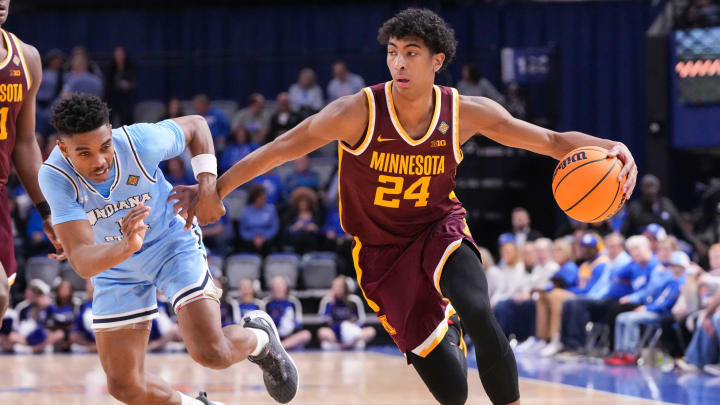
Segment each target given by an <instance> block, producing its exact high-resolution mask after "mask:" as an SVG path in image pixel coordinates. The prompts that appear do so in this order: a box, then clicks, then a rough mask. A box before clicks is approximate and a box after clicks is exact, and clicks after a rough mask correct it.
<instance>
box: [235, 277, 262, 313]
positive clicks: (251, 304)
mask: <svg viewBox="0 0 720 405" xmlns="http://www.w3.org/2000/svg"><path fill="white" fill-rule="evenodd" d="M255 282H256V281H253V280H250V279H247V278H246V279H244V280H242V281H241V282H240V316H241V317H242V316H244V315H245V314H246V313H248V312H250V311H255V310H258V309H260V308H261V306H262V305H263V303H262V301H260V300H259V299H257V298H256V297H255V291H256V289H255Z"/></svg>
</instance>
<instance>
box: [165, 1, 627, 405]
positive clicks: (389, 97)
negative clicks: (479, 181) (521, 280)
mask: <svg viewBox="0 0 720 405" xmlns="http://www.w3.org/2000/svg"><path fill="white" fill-rule="evenodd" d="M378 39H379V41H380V42H381V43H382V44H383V45H386V46H387V66H388V69H389V70H390V74H391V76H392V81H390V82H387V83H382V84H378V85H375V86H372V87H369V88H365V89H363V90H362V91H360V92H358V93H357V94H355V95H352V96H347V97H343V98H341V99H339V100H336V101H334V102H332V103H330V104H329V105H328V106H327V107H325V108H324V109H323V110H322V111H320V112H319V113H317V114H316V115H314V116H311V117H309V118H307V119H306V120H305V121H303V122H302V123H300V124H299V125H298V126H297V127H295V128H293V129H292V130H290V131H288V132H286V133H285V134H284V135H282V136H280V137H278V138H277V139H276V140H275V141H273V142H271V143H269V144H267V145H265V146H263V147H262V148H260V149H258V150H256V151H255V152H253V153H251V154H250V155H248V156H247V157H246V158H245V159H243V160H241V161H240V162H238V163H236V164H235V165H234V166H233V167H232V168H231V169H230V170H228V171H227V172H226V173H225V174H224V175H223V176H222V177H220V179H219V180H218V183H217V187H218V194H219V195H220V197H225V196H226V195H227V194H228V193H230V191H232V190H233V189H235V188H237V187H239V186H240V185H242V184H244V183H246V182H247V181H249V180H251V179H252V178H254V177H255V176H258V175H260V174H262V173H265V172H267V171H269V170H271V169H272V168H274V167H276V166H278V165H281V164H283V163H285V162H287V161H290V160H293V159H296V158H298V157H300V156H303V155H305V154H308V153H310V152H312V151H314V150H315V149H318V148H320V147H322V146H323V145H325V144H327V143H328V142H330V141H333V140H337V141H339V142H338V144H339V146H338V154H339V182H340V185H339V189H340V217H341V222H342V225H343V227H344V229H345V231H347V232H348V233H349V234H351V235H353V237H354V243H353V250H352V255H353V259H354V264H355V270H356V274H357V279H358V283H359V284H360V287H361V289H362V292H363V295H364V296H365V299H366V300H367V302H368V304H369V305H370V307H371V308H372V309H373V310H374V311H375V312H376V313H377V315H378V317H379V319H380V321H381V322H382V325H383V326H384V327H385V329H386V330H387V331H388V333H389V334H390V335H391V336H392V338H393V339H394V341H395V343H396V344H397V346H398V347H399V348H400V350H401V351H402V352H403V353H405V354H406V355H407V359H408V362H409V363H410V364H412V365H413V366H414V367H415V369H416V370H417V371H418V373H419V374H420V377H421V378H422V379H423V381H424V382H425V384H426V385H427V386H428V388H429V389H430V391H431V392H432V394H433V395H434V396H435V398H436V399H437V400H438V401H439V402H440V403H442V404H462V403H465V401H466V400H467V395H468V392H467V390H468V387H467V363H466V359H465V355H466V350H465V347H464V343H463V340H462V330H464V331H465V332H466V333H467V334H468V335H469V336H470V338H471V340H472V342H473V343H474V345H475V352H476V357H477V364H478V371H479V374H480V378H481V380H482V383H483V386H484V387H485V390H486V392H487V394H488V396H489V397H490V400H491V401H492V403H493V404H503V405H504V404H519V398H520V394H519V390H518V376H517V365H516V363H515V357H514V355H513V352H512V350H511V349H510V346H509V345H508V341H507V339H506V338H505V335H504V334H503V332H502V330H501V329H500V327H499V325H498V324H497V321H496V320H495V318H494V317H493V315H492V310H491V308H490V303H489V299H488V287H487V281H486V278H485V274H484V271H483V268H482V263H481V261H480V256H479V254H478V251H477V249H476V246H475V244H474V242H473V239H472V237H471V235H470V231H469V230H468V228H467V225H466V223H465V219H464V217H465V210H464V209H463V208H462V205H461V204H460V201H458V199H457V198H456V197H455V194H454V192H453V189H454V187H455V169H456V167H457V165H458V164H459V163H460V161H461V160H462V157H463V156H462V150H461V149H460V147H461V145H462V144H463V143H465V142H466V141H467V140H468V139H470V137H472V136H474V135H475V134H478V133H481V134H482V135H484V136H487V137H488V138H490V139H493V140H495V141H497V142H499V143H501V144H503V145H507V146H512V147H517V148H523V149H527V150H530V151H533V152H536V153H541V154H544V155H548V156H552V157H554V158H555V159H559V158H561V157H562V156H564V155H565V154H566V153H567V152H569V151H571V150H573V149H575V148H578V147H581V146H587V145H595V146H601V147H604V148H607V149H609V150H610V153H609V154H608V155H609V156H610V157H615V156H617V157H619V158H620V159H621V160H622V161H623V163H624V168H623V171H622V172H621V174H620V176H621V178H622V177H627V182H626V184H625V188H624V189H623V192H624V193H625V194H626V195H627V196H629V195H630V194H631V193H632V190H633V187H634V185H635V179H636V175H637V169H636V166H635V163H634V160H633V158H632V155H631V154H630V151H629V150H628V149H627V147H625V146H624V145H623V144H621V143H618V142H613V141H610V140H606V139H599V138H595V137H592V136H589V135H585V134H582V133H578V132H565V133H557V132H554V131H551V130H548V129H544V128H541V127H538V126H536V125H533V124H530V123H527V122H524V121H521V120H518V119H515V118H513V117H512V116H511V115H510V114H509V113H508V112H507V111H506V110H505V109H504V108H503V107H501V106H500V105H499V104H497V103H495V102H494V101H491V100H489V99H487V98H483V97H465V96H460V95H458V92H457V90H455V89H452V88H449V87H443V86H436V85H434V79H435V73H437V72H438V71H439V70H441V69H443V68H445V67H446V66H447V65H448V64H449V63H450V61H451V60H452V58H453V56H454V55H455V47H456V41H455V38H454V32H453V30H452V29H451V28H450V27H449V26H448V25H447V23H446V22H445V21H444V20H443V19H442V18H440V17H439V16H437V15H436V14H435V13H433V12H431V11H429V10H422V9H407V10H404V11H402V12H400V13H398V14H397V15H395V16H394V17H393V18H391V19H390V20H388V21H387V22H385V24H384V25H383V26H382V28H380V33H379V36H378ZM195 190H196V188H195V186H190V187H176V189H175V191H176V195H175V196H174V197H171V199H176V200H178V202H177V203H176V209H180V208H182V209H183V210H185V209H187V215H188V225H189V224H190V221H191V220H192V218H193V217H194V216H197V217H198V219H199V221H200V222H201V223H203V222H204V221H206V220H207V218H210V217H212V216H213V215H215V216H216V217H217V216H218V215H222V214H221V212H222V211H221V210H222V207H221V206H219V205H218V206H217V210H218V212H214V213H208V212H197V211H196V210H195V208H194V202H192V200H194V199H196V198H197V197H196V196H197V193H196V191H195ZM458 316H459V318H460V319H462V330H461V329H460V327H459V325H458V322H457V319H458Z"/></svg>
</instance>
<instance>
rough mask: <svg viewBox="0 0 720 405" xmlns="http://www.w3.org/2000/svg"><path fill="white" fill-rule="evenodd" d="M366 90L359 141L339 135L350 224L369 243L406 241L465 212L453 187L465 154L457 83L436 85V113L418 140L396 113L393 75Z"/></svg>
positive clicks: (343, 212) (344, 211) (343, 214)
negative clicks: (365, 114) (363, 130)
mask: <svg viewBox="0 0 720 405" xmlns="http://www.w3.org/2000/svg"><path fill="white" fill-rule="evenodd" d="M363 90H364V91H365V94H366V96H367V99H368V106H369V117H368V128H367V132H366V134H365V136H364V137H363V139H362V140H361V141H360V142H358V144H357V145H354V147H350V146H348V145H346V144H343V143H342V142H340V147H339V149H338V151H339V152H338V153H339V159H340V174H339V181H340V219H341V223H342V226H343V229H344V230H345V231H346V232H347V233H349V234H350V235H353V236H356V237H357V238H359V239H360V240H361V241H362V243H363V244H365V245H370V246H373V245H374V246H377V245H404V244H407V243H409V242H411V241H412V240H414V239H415V238H416V237H417V236H418V235H419V234H420V233H422V232H423V231H424V230H425V229H427V228H428V226H430V225H432V224H434V223H436V222H437V221H440V220H441V219H443V218H445V217H447V216H449V215H452V214H455V215H459V216H464V215H465V210H464V209H463V208H462V205H461V204H460V201H458V199H457V198H455V194H454V192H453V190H454V189H455V169H456V168H457V165H458V164H459V163H460V161H461V160H462V151H461V149H460V142H459V137H458V130H457V129H458V123H457V120H458V100H459V96H458V92H457V90H455V89H453V88H449V87H443V86H434V95H435V110H434V113H433V117H432V121H431V122H430V126H429V128H428V129H427V132H426V133H425V135H424V136H423V137H422V138H420V139H417V140H415V139H412V138H410V137H409V136H408V134H407V133H406V132H405V130H404V129H403V128H402V125H401V124H400V121H399V119H398V118H397V114H396V112H395V107H394V105H393V98H392V82H387V83H382V84H377V85H375V86H372V87H369V88H365V89H363Z"/></svg>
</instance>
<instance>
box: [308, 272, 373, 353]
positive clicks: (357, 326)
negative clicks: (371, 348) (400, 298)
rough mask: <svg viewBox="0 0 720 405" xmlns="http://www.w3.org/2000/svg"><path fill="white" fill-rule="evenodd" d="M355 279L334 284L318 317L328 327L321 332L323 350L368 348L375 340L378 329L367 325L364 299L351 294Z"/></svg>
mask: <svg viewBox="0 0 720 405" xmlns="http://www.w3.org/2000/svg"><path fill="white" fill-rule="evenodd" d="M351 282H352V281H351V279H348V278H347V277H345V276H338V277H336V278H335V279H334V280H333V282H332V287H331V288H330V294H329V295H327V296H325V298H323V300H322V302H321V303H320V309H319V310H318V314H320V315H321V316H323V317H324V318H325V325H326V326H323V327H321V328H320V329H318V333H317V336H318V340H320V346H321V347H322V348H323V350H334V349H338V348H341V349H364V348H365V345H366V344H367V343H368V342H369V341H371V340H372V339H373V338H374V337H375V328H373V327H372V326H363V324H364V322H365V306H364V305H363V303H362V301H361V300H360V297H358V296H357V295H354V294H350V288H349V286H348V283H351Z"/></svg>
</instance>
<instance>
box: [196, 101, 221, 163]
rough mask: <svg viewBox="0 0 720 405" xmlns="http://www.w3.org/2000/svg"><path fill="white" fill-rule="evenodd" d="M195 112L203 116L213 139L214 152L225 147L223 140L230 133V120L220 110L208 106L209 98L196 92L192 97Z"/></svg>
mask: <svg viewBox="0 0 720 405" xmlns="http://www.w3.org/2000/svg"><path fill="white" fill-rule="evenodd" d="M192 104H193V108H194V109H195V112H197V113H198V114H200V115H202V116H203V117H205V120H206V121H207V124H208V126H209V127H210V133H211V134H212V136H213V140H214V141H215V152H221V151H222V150H223V149H224V148H225V141H226V139H227V137H228V135H229V134H230V121H229V120H228V118H227V117H226V116H225V113H224V112H222V110H220V109H217V108H215V107H210V99H209V98H208V96H207V95H205V94H198V95H196V96H195V97H193V99H192Z"/></svg>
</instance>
